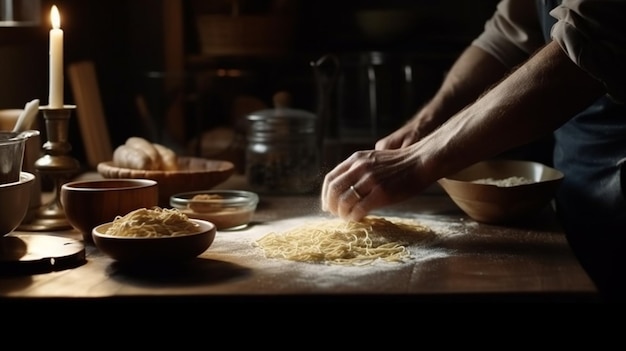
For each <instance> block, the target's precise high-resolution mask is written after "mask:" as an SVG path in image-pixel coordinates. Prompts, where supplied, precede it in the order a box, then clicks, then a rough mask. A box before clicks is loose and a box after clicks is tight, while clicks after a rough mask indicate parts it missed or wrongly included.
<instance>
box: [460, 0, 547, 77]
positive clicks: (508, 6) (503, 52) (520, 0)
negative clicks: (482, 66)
mask: <svg viewBox="0 0 626 351" xmlns="http://www.w3.org/2000/svg"><path fill="white" fill-rule="evenodd" d="M544 44H545V40H544V38H543V34H542V31H541V26H540V24H539V18H538V14H537V8H536V6H535V1H531V0H503V1H500V2H499V3H498V6H497V8H496V11H495V13H494V14H493V16H492V17H491V18H490V19H489V20H487V22H486V23H485V27H484V31H483V32H482V33H481V34H480V35H479V36H478V37H477V38H476V39H475V40H474V41H473V42H472V45H474V46H477V47H479V48H481V49H483V50H484V51H486V52H487V53H489V54H490V55H492V56H493V57H495V58H496V59H498V60H499V61H500V62H502V63H503V64H504V65H506V66H507V67H510V68H512V67H514V66H516V65H518V64H520V63H522V62H523V61H525V60H526V59H528V57H529V56H530V55H531V54H532V53H533V52H535V51H536V50H537V49H539V48H540V47H541V46H542V45H544Z"/></svg>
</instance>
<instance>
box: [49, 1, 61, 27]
mask: <svg viewBox="0 0 626 351" xmlns="http://www.w3.org/2000/svg"><path fill="white" fill-rule="evenodd" d="M50 22H52V28H54V29H59V28H60V27H61V15H60V14H59V9H58V8H57V5H52V10H50Z"/></svg>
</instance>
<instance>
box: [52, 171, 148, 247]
mask: <svg viewBox="0 0 626 351" xmlns="http://www.w3.org/2000/svg"><path fill="white" fill-rule="evenodd" d="M158 199H159V188H158V185H157V182H156V181H154V180H151V179H100V180H79V181H74V182H69V183H65V184H63V185H62V186H61V204H62V206H63V210H64V211H65V216H66V217H67V220H68V222H70V224H71V225H72V226H73V227H74V228H76V229H78V230H79V231H80V232H81V233H82V235H83V240H84V241H85V242H87V243H91V242H93V240H92V237H91V231H92V229H93V228H94V227H96V226H97V225H100V224H103V223H107V222H111V221H112V220H114V219H115V217H116V216H123V215H125V214H127V213H129V212H130V211H133V210H136V209H138V208H151V207H154V206H157V205H158Z"/></svg>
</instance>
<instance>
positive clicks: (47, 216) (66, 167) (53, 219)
mask: <svg viewBox="0 0 626 351" xmlns="http://www.w3.org/2000/svg"><path fill="white" fill-rule="evenodd" d="M75 109H76V106H75V105H64V106H63V107H61V108H52V107H50V106H42V107H40V108H39V110H40V111H42V112H43V116H44V120H45V122H46V133H47V136H48V141H47V142H46V143H44V144H43V147H42V149H43V150H44V152H45V155H43V156H42V157H40V158H39V159H38V160H37V161H35V168H36V169H37V171H39V172H40V173H41V174H42V175H43V176H48V177H50V178H51V179H52V180H53V183H54V189H53V191H54V196H53V197H52V200H51V201H49V202H48V203H46V204H44V205H42V206H41V208H40V209H39V210H38V211H37V213H36V215H35V218H34V219H33V221H32V222H31V223H23V224H22V225H21V226H20V229H21V230H31V231H46V230H63V229H70V228H72V226H71V225H70V224H69V222H68V221H67V218H66V217H65V211H63V206H62V204H61V186H62V185H63V184H64V183H65V182H66V181H67V180H69V179H70V178H71V177H72V176H74V175H75V174H76V173H77V172H78V170H79V169H80V164H79V162H78V161H77V160H76V159H75V158H73V157H71V156H69V155H68V154H69V152H70V151H71V150H72V146H71V145H70V143H69V142H68V141H67V140H68V129H69V119H70V116H71V114H72V111H73V110H75Z"/></svg>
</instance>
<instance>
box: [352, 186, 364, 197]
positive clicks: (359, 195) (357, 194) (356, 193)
mask: <svg viewBox="0 0 626 351" xmlns="http://www.w3.org/2000/svg"><path fill="white" fill-rule="evenodd" d="M350 190H351V191H352V193H353V194H354V196H356V198H357V199H358V200H359V201H361V199H363V196H361V194H359V192H358V191H357V190H356V188H355V187H354V185H350Z"/></svg>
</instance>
